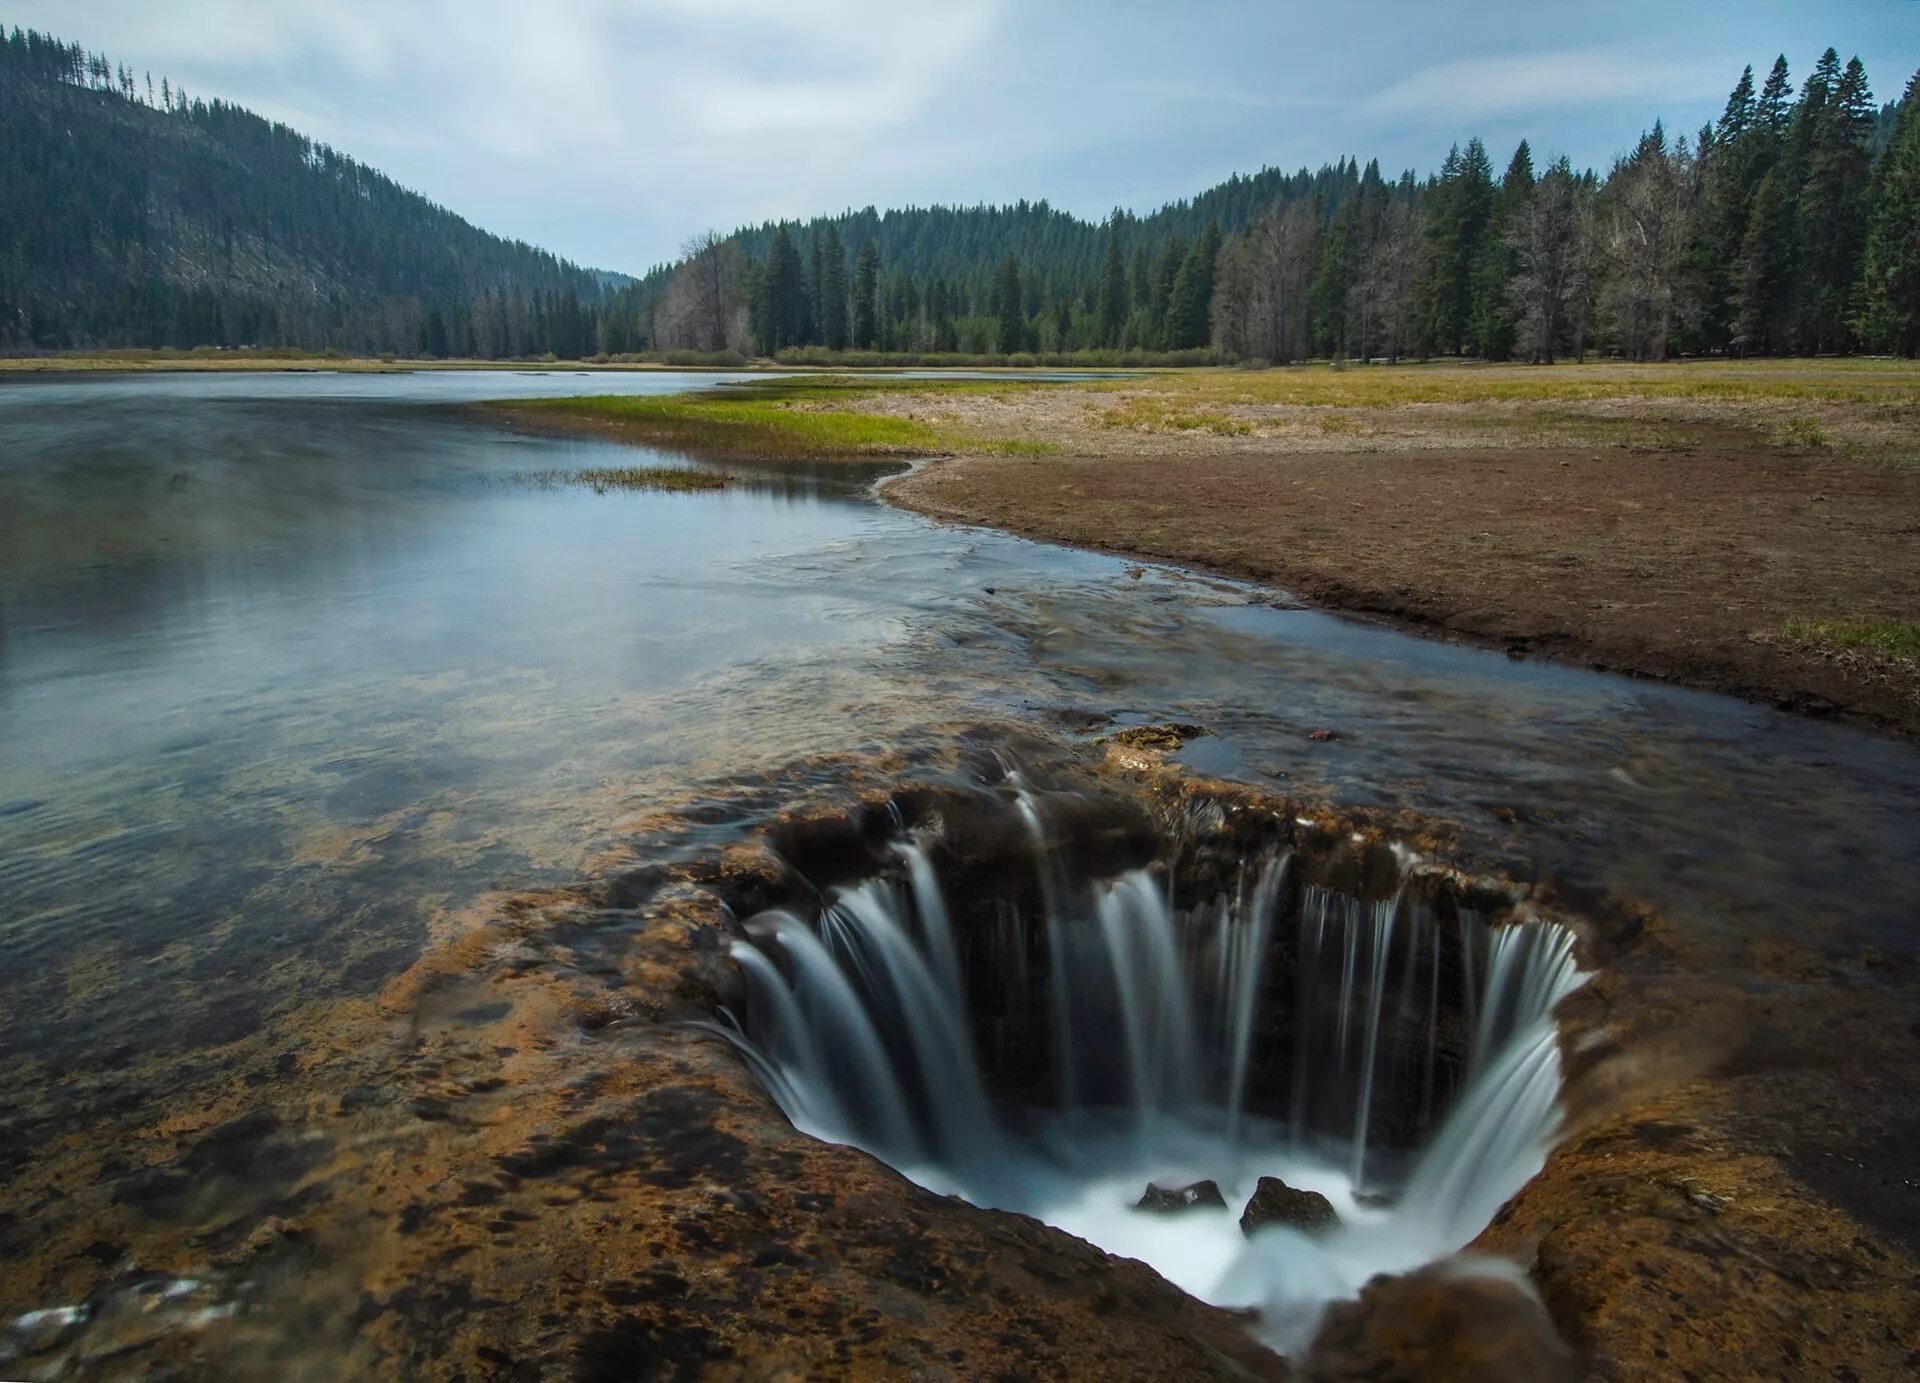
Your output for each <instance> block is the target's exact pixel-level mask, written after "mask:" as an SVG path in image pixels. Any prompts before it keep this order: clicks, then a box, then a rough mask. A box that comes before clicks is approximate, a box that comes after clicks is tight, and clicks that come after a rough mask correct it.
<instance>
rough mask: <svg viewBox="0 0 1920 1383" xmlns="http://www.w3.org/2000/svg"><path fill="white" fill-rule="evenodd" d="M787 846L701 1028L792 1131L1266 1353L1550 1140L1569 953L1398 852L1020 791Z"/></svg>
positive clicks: (1231, 818) (1458, 1241)
mask: <svg viewBox="0 0 1920 1383" xmlns="http://www.w3.org/2000/svg"><path fill="white" fill-rule="evenodd" d="M775 845H776V847H777V848H778V849H779V851H780V853H781V854H782V857H783V858H784V859H785V860H786V861H787V862H788V864H789V865H791V867H792V872H793V874H794V876H795V878H796V879H797V880H799V881H800V882H799V883H798V885H797V886H796V887H795V888H794V889H793V890H792V892H791V896H788V897H784V898H773V897H769V898H761V899H753V900H744V903H745V905H744V906H743V907H741V908H740V910H739V914H740V915H741V917H742V923H741V928H740V934H739V935H738V937H737V939H736V940H735V941H734V942H733V943H732V948H731V949H732V956H733V959H734V961H735V963H736V964H737V965H738V967H739V969H740V971H741V974H742V976H743V978H744V984H743V985H742V986H741V988H740V990H739V991H738V993H737V995H736V998H735V1001H734V1002H733V1003H731V1004H729V1005H728V1006H727V1007H725V1008H723V1009H722V1010H721V1011H720V1014H719V1016H718V1020H717V1022H716V1024H715V1027H716V1028H717V1030H719V1031H720V1032H722V1033H723V1034H724V1035H725V1036H726V1037H727V1038H728V1039H729V1040H730V1041H731V1042H733V1043H734V1045H735V1046H736V1047H737V1048H738V1049H739V1050H740V1052H741V1053H742V1054H743V1056H744V1058H745V1059H746V1061H747V1063H748V1064H749V1066H750V1067H751V1068H752V1070H753V1071H754V1072H755V1074H756V1075H757V1076H758V1077H759V1079H760V1080H761V1081H762V1082H763V1083H764V1085H765V1086H766V1088H767V1090H768V1091H769V1092H770V1093H771V1095H772V1096H773V1098H774V1099H775V1100H776V1101H777V1102H778V1103H779V1105H780V1107H781V1108H782V1109H783V1110H784V1111H785V1113H786V1114H787V1116H788V1117H789V1118H790V1119H791V1120H792V1122H793V1123H794V1125H795V1126H796V1127H797V1128H799V1129H800V1130H802V1131H803V1132H805V1133H808V1134H811V1135H813V1136H815V1137H818V1138H821V1139H825V1140H828V1141H832V1142H838V1143H845V1144H851V1145H853V1146H855V1147H858V1148H861V1149H863V1150H865V1151H866V1152H868V1153H871V1154H872V1155H874V1156H875V1157H878V1158H880V1159H882V1160H884V1161H886V1162H887V1163H889V1164H891V1165H892V1166H893V1167H895V1168H896V1169H898V1170H899V1171H901V1172H903V1173H904V1174H906V1175H907V1176H908V1177H910V1178H911V1179H913V1180H914V1181H916V1182H918V1183H919V1184H921V1185H922V1186H925V1187H927V1188H929V1189H932V1190H934V1191H938V1192H941V1193H945V1194H953V1195H958V1196H960V1197H963V1198H964V1199H966V1200H968V1201H970V1202H972V1203H974V1204H976V1205H980V1206H985V1207H992V1208H997V1209H1003V1210H1011V1211H1017V1212H1020V1213H1023V1214H1027V1215H1031V1216H1034V1217H1035V1218H1037V1219H1039V1220H1042V1221H1044V1222H1046V1223H1048V1224H1051V1225H1054V1226H1056V1227H1058V1228H1060V1229H1063V1230H1066V1231H1068V1232H1070V1233H1072V1234H1075V1235H1078V1236H1080V1237H1082V1238H1084V1239H1086V1240H1088V1241H1090V1242H1092V1243H1094V1244H1096V1245H1098V1246H1099V1247H1101V1248H1102V1249H1105V1250H1106V1251H1108V1252H1110V1253H1114V1254H1120V1255H1125V1256H1128V1257H1132V1258H1137V1259H1140V1260H1142V1261H1144V1262H1146V1263H1148V1264H1150V1265H1151V1266H1153V1267H1154V1268H1155V1269H1157V1270H1158V1271H1159V1272H1160V1273H1161V1274H1162V1275H1163V1276H1165V1277H1166V1278H1168V1279H1169V1280H1171V1281H1172V1282H1173V1283H1175V1284H1176V1285H1178V1286H1179V1287H1181V1288H1183V1289H1184V1290H1186V1291H1187V1292H1189V1293H1191V1294H1193V1295H1195V1296H1197V1297H1199V1298H1201V1299H1203V1300H1206V1301H1209V1302H1213V1303H1215V1304H1218V1305H1222V1306H1232V1307H1249V1308H1254V1309H1256V1310H1257V1311H1258V1313H1259V1320H1260V1327H1259V1329H1260V1333H1261V1335H1262V1336H1263V1338H1265V1339H1266V1340H1267V1341H1268V1342H1269V1343H1270V1344H1272V1345H1274V1346H1275V1347H1276V1348H1279V1349H1281V1350H1283V1351H1287V1352H1290V1351H1292V1350H1294V1349H1297V1348H1300V1347H1301V1346H1303V1345H1304V1344H1305V1343H1306V1342H1307V1340H1308V1339H1310V1337H1311V1334H1312V1331H1313V1330H1314V1329H1315V1328H1316V1326H1317V1323H1318V1321H1319V1319H1320V1316H1321V1313H1322V1311H1323V1310H1324V1308H1325V1307H1326V1305H1327V1304H1328V1303H1330V1302H1332V1301H1336V1300H1340V1299H1343V1298H1347V1297H1351V1296H1353V1295H1355V1294H1357V1293H1358V1292H1359V1290H1360V1288H1361V1287H1362V1286H1363V1285H1364V1284H1365V1282H1366V1281H1367V1280H1369V1279H1370V1278H1372V1277H1373V1276H1375V1275H1376V1274H1379V1273H1393V1272H1402V1271H1408V1270H1411V1269H1413V1268H1416V1267H1418V1266H1420V1265H1422V1264H1425V1263H1428V1262H1431V1261H1434V1260H1436V1259H1439V1258H1443V1257H1445V1256H1447V1255H1449V1254H1452V1253H1454V1252H1456V1251H1457V1250H1459V1249H1461V1248H1463V1247H1464V1246H1466V1245H1467V1244H1468V1243H1469V1242H1470V1241H1471V1240H1472V1239H1473V1238H1474V1237H1475V1236H1476V1235H1477V1234H1478V1233H1479V1232H1480V1230H1481V1229H1483V1228H1484V1227H1485V1226H1486V1224H1487V1223H1488V1221H1489V1220H1490V1219H1491V1218H1492V1216H1493V1215H1494V1213H1495V1212H1496V1211H1497V1210H1498V1209H1499V1208H1500V1206H1501V1205H1502V1204H1504V1203H1505V1202H1506V1201H1507V1200H1508V1199H1509V1198H1510V1197H1511V1196H1512V1195H1513V1194H1514V1193H1515V1192H1516V1191H1518V1190H1519V1189H1520V1188H1521V1187H1522V1186H1523V1185H1525V1183H1526V1182H1527V1181H1528V1180H1529V1179H1530V1178H1531V1177H1532V1176H1533V1175H1534V1174H1535V1173H1537V1172H1538V1171H1539V1169H1540V1167H1541V1165H1542V1163H1543V1161H1544V1158H1545V1156H1546V1153H1547V1151H1548V1150H1549V1148H1550V1146H1551V1144H1552V1142H1553V1139H1554V1137H1555V1134H1556V1130H1557V1126H1558V1121H1559V1112H1558V1105H1557V1097H1558V1094H1559V1090H1560V1057H1559V1048H1558V1041H1557V1038H1558V1034H1557V1031H1556V1028H1555V1023H1554V1017H1553V1013H1554V1008H1555V1005H1556V1004H1557V1003H1558V1002H1559V1001H1560V1000H1561V999H1562V998H1563V997H1565V996H1566V995H1567V994H1568V993H1570V992H1572V990H1574V989H1575V988H1577V987H1578V986H1579V984H1580V983H1581V981H1582V978H1583V972H1582V971H1581V969H1580V968H1579V966H1578V964H1577V961H1576V958H1575V936H1574V934H1573V932H1572V931H1571V930H1570V929H1569V928H1567V927H1565V926H1563V925H1560V924H1559V923H1556V922H1552V921H1546V920H1541V919H1538V918H1535V917H1533V916H1531V915H1530V914H1529V913H1527V912H1526V911H1524V909H1523V908H1521V907H1520V906H1518V905H1517V904H1516V900H1515V899H1514V898H1513V897H1512V896H1511V895H1508V894H1503V893H1502V892H1500V891H1499V890H1498V889H1494V888H1491V887H1488V886H1484V885H1477V884H1475V883H1474V882H1472V881H1470V880H1465V879H1463V878H1461V876H1459V875H1457V874H1454V873H1451V872H1449V871H1446V870H1443V869H1439V868H1432V867H1427V866H1424V865H1423V864H1422V863H1421V862H1420V861H1419V860H1418V859H1417V858H1415V857H1413V856H1412V855H1410V854H1409V853H1408V852H1406V851H1404V850H1401V849H1398V848H1395V847H1392V846H1389V845H1385V844H1382V843H1379V842H1377V841H1372V840H1370V839H1364V838H1362V837H1360V836H1355V835H1350V834H1348V833H1347V832H1346V831H1345V830H1344V829H1343V830H1341V831H1340V832H1339V833H1338V834H1337V835H1335V834H1333V833H1332V832H1330V831H1329V830H1328V829H1327V828H1325V827H1321V826H1316V825H1315V824H1314V823H1313V822H1312V821H1309V820H1307V819H1304V818H1302V819H1296V818H1293V817H1291V816H1285V815H1279V814H1275V813H1271V812H1265V813H1263V812H1258V811H1250V810H1247V809H1245V808H1244V807H1235V806H1230V805H1225V804H1223V803H1221V802H1219V801H1210V800H1207V799H1203V798H1186V799H1184V800H1183V801H1182V802H1181V804H1180V805H1179V807H1178V808H1177V809H1172V810H1167V809H1162V810H1158V811H1156V810H1154V809H1152V808H1151V806H1150V804H1142V803H1139V802H1135V801H1133V800H1132V799H1129V798H1122V797H1111V798H1110V797H1105V796H1101V795H1098V794H1088V793H1079V792H1057V791H1056V792H1043V791H1040V790H1037V789H1036V788H1034V787H1033V786H1031V785H1029V784H1027V783H1026V782H1024V781H1022V779H1021V778H1020V776H1019V775H1018V774H1010V775H1008V776H1007V778H1006V779H1005V780H1004V781H1003V782H1001V783H999V784H997V785H995V786H994V788H992V789H991V790H983V791H982V792H980V793H977V794H973V795H971V796H970V797H968V798H966V799H965V800H961V801H945V802H941V801H929V800H922V801H917V802H914V803H911V804H903V803H902V802H901V801H898V800H895V801H890V802H889V803H887V804H886V806H885V809H884V810H882V811H878V812H875V813H870V814H869V816H868V818H867V819H865V820H854V819H848V820H846V821H842V822H839V823H837V824H834V823H826V824H823V823H820V822H815V823H812V825H810V826H808V827H806V828H804V829H801V828H795V829H793V830H791V831H790V832H789V833H788V836H787V838H784V839H779V840H776V841H775ZM1265 1179H1273V1180H1274V1181H1277V1182H1279V1183H1282V1184H1283V1185H1282V1186H1275V1185H1273V1183H1272V1182H1270V1181H1268V1180H1265ZM1209 1183H1210V1185H1208V1184H1209ZM1215 1190H1217V1192H1218V1194H1217V1195H1215V1194H1214V1192H1215ZM1302 1192H1305V1193H1314V1194H1311V1195H1304V1196H1303V1195H1301V1194H1299V1193H1302ZM1316 1197H1324V1202H1322V1201H1320V1200H1318V1199H1317V1198H1316ZM1143 1202H1144V1204H1143ZM1329 1212H1330V1213H1329Z"/></svg>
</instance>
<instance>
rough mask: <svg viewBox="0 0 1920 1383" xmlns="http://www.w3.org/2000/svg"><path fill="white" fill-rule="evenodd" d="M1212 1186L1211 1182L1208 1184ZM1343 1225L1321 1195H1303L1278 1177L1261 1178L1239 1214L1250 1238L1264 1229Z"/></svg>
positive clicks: (1241, 1225)
mask: <svg viewBox="0 0 1920 1383" xmlns="http://www.w3.org/2000/svg"><path fill="white" fill-rule="evenodd" d="M1205 1184H1206V1185H1209V1186H1211V1185H1212V1184H1213V1183H1212V1182H1207V1183H1205ZM1339 1223H1340V1217H1339V1216H1338V1215H1336V1214H1334V1213H1333V1203H1332V1202H1331V1201H1329V1200H1328V1199H1327V1198H1326V1197H1325V1196H1323V1195H1321V1194H1320V1193H1319V1192H1318V1191H1301V1190H1297V1189H1295V1188H1294V1187H1291V1186H1289V1185H1287V1183H1286V1182H1284V1181H1282V1180H1280V1178H1279V1177H1261V1178H1260V1183H1259V1185H1257V1186H1255V1187H1254V1189H1253V1198H1252V1199H1251V1200H1249V1201H1248V1202H1247V1208H1246V1209H1245V1210H1243V1211H1241V1212H1240V1232H1241V1233H1242V1234H1251V1233H1253V1232H1254V1231H1255V1230H1256V1229H1259V1228H1260V1227H1261V1226H1262V1225H1292V1226H1293V1227H1294V1228H1296V1229H1308V1230H1315V1229H1330V1228H1332V1227H1333V1226H1334V1225H1337V1224H1339Z"/></svg>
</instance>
